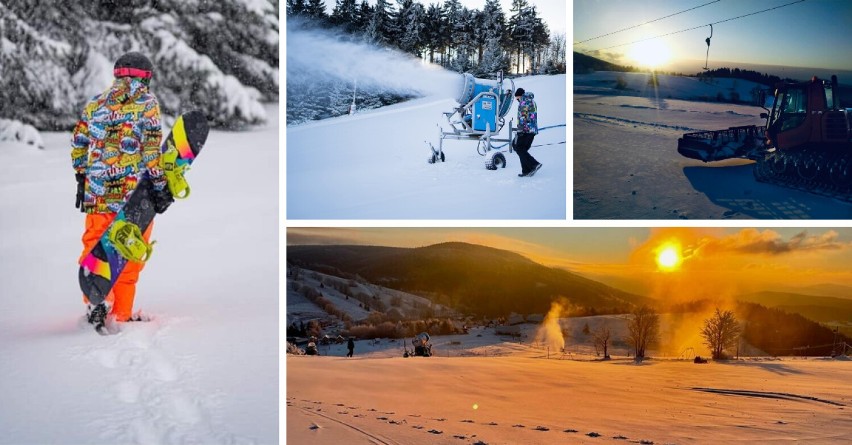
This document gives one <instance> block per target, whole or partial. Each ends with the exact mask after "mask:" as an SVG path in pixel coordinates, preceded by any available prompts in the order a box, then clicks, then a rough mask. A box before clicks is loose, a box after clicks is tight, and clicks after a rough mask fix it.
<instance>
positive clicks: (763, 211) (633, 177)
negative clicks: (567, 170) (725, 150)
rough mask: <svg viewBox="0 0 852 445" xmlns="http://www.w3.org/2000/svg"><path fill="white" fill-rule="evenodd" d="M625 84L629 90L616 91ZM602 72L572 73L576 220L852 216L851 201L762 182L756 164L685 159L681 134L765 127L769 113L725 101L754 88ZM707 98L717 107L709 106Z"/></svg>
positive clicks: (729, 81)
mask: <svg viewBox="0 0 852 445" xmlns="http://www.w3.org/2000/svg"><path fill="white" fill-rule="evenodd" d="M619 78H621V79H622V80H623V82H624V86H625V88H624V89H620V90H619V89H616V88H615V86H616V83H617V81H618V79H619ZM658 79H659V85H658V87H657V88H656V89H655V88H653V87H651V86H649V85H648V80H649V75H647V74H639V73H614V72H598V73H593V74H584V75H575V76H574V115H573V129H574V141H573V156H574V218H575V219H748V218H759V219H849V218H852V204H849V203H846V202H842V201H838V200H836V199H832V198H827V197H821V196H817V195H813V194H810V193H807V192H804V191H798V190H792V189H788V188H784V187H780V186H776V185H770V184H764V183H759V182H757V181H756V180H755V179H754V177H753V173H752V165H753V162H752V161H748V160H727V161H721V162H715V163H703V162H701V161H699V160H695V159H688V158H685V157H683V156H681V155H680V154H679V153H678V152H677V140H678V138H679V137H681V136H682V135H683V133H688V132H693V131H702V130H720V129H725V128H728V127H733V126H740V125H763V124H764V123H765V121H764V120H763V119H761V118H760V117H759V115H760V113H761V112H763V111H764V110H763V109H761V108H759V107H755V106H746V105H733V104H726V103H717V102H715V98H716V96H717V95H718V94H721V95H722V96H724V97H725V98H729V97H730V96H731V92H736V93H737V95H738V96H739V97H740V98H741V99H743V100H749V98H750V97H751V90H752V89H753V88H754V87H755V86H756V84H753V83H751V82H747V81H744V80H735V79H715V80H714V81H713V82H712V83H710V84H708V83H706V82H702V81H700V80H698V79H695V78H686V77H674V76H665V75H660V76H658ZM701 98H705V99H707V98H709V99H710V100H713V101H714V102H707V101H701V100H700V99H701Z"/></svg>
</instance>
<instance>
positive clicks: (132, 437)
mask: <svg viewBox="0 0 852 445" xmlns="http://www.w3.org/2000/svg"><path fill="white" fill-rule="evenodd" d="M277 110H278V107H277V104H275V105H271V106H267V109H266V112H267V113H269V115H270V116H273V117H274V118H273V119H270V126H269V127H265V128H260V129H256V130H253V131H250V132H239V133H226V132H220V131H213V132H211V134H210V136H209V138H208V143H207V145H206V146H205V149H204V152H203V154H202V155H201V156H200V157H199V159H198V161H197V162H196V163H195V164H194V166H193V169H192V171H191V172H190V173H189V174H188V175H187V179H188V180H189V182H190V184H191V186H192V196H191V197H190V198H189V199H187V200H186V201H178V202H176V203H175V204H173V205H172V207H171V208H170V209H169V211H168V212H167V213H165V214H163V215H159V216H158V217H157V219H156V221H155V227H154V232H153V238H154V239H156V240H157V245H156V246H155V248H154V253H153V256H152V258H151V260H150V262H149V263H148V265H147V266H146V268H145V270H144V271H143V272H142V275H141V277H140V282H139V284H138V287H137V297H136V304H135V308H136V309H142V310H143V312H146V313H148V314H150V315H152V316H153V317H154V320H153V321H152V322H150V323H130V324H124V325H122V327H121V328H122V330H121V332H120V333H119V334H118V335H115V336H111V337H101V336H99V335H97V334H96V333H95V332H94V331H93V330H92V329H91V328H90V327H89V326H88V325H86V324H85V323H84V322H81V318H82V315H83V314H84V310H85V309H84V306H83V304H82V301H81V296H80V292H79V287H78V284H77V267H78V266H77V264H76V260H77V257H78V255H79V254H80V250H81V248H82V245H81V243H80V236H81V234H82V231H83V219H84V217H83V215H82V214H80V213H79V212H77V210H76V209H75V208H74V207H73V200H74V193H75V182H74V176H73V174H72V170H71V165H70V156H69V155H70V148H69V140H70V133H43V136H44V140H45V149H44V150H37V149H35V148H34V147H32V146H29V145H24V144H21V143H9V142H5V143H0V162H2V163H3V165H7V166H13V168H10V169H8V170H7V171H6V173H4V174H3V175H0V196H2V198H3V203H4V208H3V210H2V212H0V313H2V314H3V317H2V318H1V319H0V357H2V360H0V381H2V382H3V384H2V386H0V398H2V400H3V401H4V403H3V404H2V406H1V407H0V431H1V432H2V433H0V443H2V444H29V443H33V444H35V443H74V444H88V443H144V444H168V443H205V444H216V443H229V444H230V443H241V444H242V443H245V444H249V443H256V444H265V443H277V442H278V391H277V388H278V357H279V355H278V249H277V245H278V242H277V241H278V240H277V233H278V204H277V203H278V192H277V184H278V181H277V178H278V173H277V170H278V144H277V140H278V127H277V124H276V122H277V116H278V111H277Z"/></svg>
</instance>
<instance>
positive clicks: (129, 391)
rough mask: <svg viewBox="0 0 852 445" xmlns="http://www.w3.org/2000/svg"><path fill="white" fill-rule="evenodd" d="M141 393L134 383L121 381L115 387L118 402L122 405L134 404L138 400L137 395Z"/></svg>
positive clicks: (140, 389)
mask: <svg viewBox="0 0 852 445" xmlns="http://www.w3.org/2000/svg"><path fill="white" fill-rule="evenodd" d="M141 391H142V388H140V387H139V385H137V384H136V383H135V382H131V381H123V382H121V383H119V384H118V385H116V391H115V392H116V394H117V395H118V400H121V401H122V402H124V403H136V402H137V401H138V400H139V393H140V392H141Z"/></svg>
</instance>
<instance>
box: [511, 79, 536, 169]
mask: <svg viewBox="0 0 852 445" xmlns="http://www.w3.org/2000/svg"><path fill="white" fill-rule="evenodd" d="M533 98H534V95H533V93H531V92H526V91H524V89H523V88H518V89H517V90H516V91H515V99H516V100H517V101H518V135H517V137H516V139H515V143H514V145H513V147H514V149H515V152H516V153H517V154H518V158H519V159H520V161H521V173H520V174H518V176H532V175H534V174H535V173H536V172H537V171H538V170H539V169H540V168H541V162H538V161H536V160H535V158H533V157H532V155H531V154H530V153H529V151H530V147H531V146H532V143H533V138H535V135H536V134H538V109H537V108H536V105H535V100H533Z"/></svg>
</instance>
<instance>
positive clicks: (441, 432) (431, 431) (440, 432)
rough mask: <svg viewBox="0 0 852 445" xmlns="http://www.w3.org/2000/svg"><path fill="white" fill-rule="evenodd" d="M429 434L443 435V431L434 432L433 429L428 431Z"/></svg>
mask: <svg viewBox="0 0 852 445" xmlns="http://www.w3.org/2000/svg"><path fill="white" fill-rule="evenodd" d="M429 432H430V433H432V434H444V432H443V431H438V430H434V429H433V430H429Z"/></svg>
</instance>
